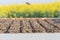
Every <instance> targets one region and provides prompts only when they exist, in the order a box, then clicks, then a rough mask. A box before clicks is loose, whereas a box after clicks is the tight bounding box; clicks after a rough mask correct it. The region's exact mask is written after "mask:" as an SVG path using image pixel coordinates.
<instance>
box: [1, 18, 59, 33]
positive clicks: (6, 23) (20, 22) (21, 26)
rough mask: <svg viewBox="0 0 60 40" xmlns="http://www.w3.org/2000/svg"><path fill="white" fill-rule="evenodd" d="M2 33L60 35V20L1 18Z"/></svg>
mask: <svg viewBox="0 0 60 40" xmlns="http://www.w3.org/2000/svg"><path fill="white" fill-rule="evenodd" d="M0 33H60V19H55V18H23V19H22V18H1V19H0Z"/></svg>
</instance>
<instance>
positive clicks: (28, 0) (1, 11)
mask: <svg viewBox="0 0 60 40" xmlns="http://www.w3.org/2000/svg"><path fill="white" fill-rule="evenodd" d="M0 18H60V0H0Z"/></svg>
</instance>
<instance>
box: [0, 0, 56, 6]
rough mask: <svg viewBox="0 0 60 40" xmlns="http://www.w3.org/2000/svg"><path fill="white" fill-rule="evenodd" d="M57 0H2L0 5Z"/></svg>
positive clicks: (52, 0)
mask: <svg viewBox="0 0 60 40" xmlns="http://www.w3.org/2000/svg"><path fill="white" fill-rule="evenodd" d="M54 1H55V0H0V5H9V4H24V3H26V2H30V3H49V2H54Z"/></svg>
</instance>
